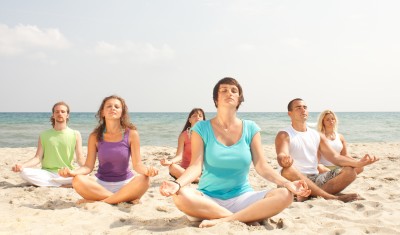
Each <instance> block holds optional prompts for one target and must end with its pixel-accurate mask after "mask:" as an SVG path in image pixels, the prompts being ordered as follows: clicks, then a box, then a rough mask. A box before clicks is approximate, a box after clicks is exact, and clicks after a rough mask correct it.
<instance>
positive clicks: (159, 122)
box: [0, 111, 400, 148]
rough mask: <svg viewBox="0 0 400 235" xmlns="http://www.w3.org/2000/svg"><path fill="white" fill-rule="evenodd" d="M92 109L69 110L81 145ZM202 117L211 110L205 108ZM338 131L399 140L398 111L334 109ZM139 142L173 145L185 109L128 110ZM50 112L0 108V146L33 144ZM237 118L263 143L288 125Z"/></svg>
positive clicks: (277, 118)
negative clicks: (257, 128)
mask: <svg viewBox="0 0 400 235" xmlns="http://www.w3.org/2000/svg"><path fill="white" fill-rule="evenodd" d="M95 114H96V112H71V113H70V121H69V123H68V126H69V127H70V128H72V129H75V130H78V131H80V133H81V135H82V141H83V145H84V146H86V145H87V138H88V136H89V134H90V132H91V131H92V130H93V129H94V128H95V126H96V125H97V119H96V118H95ZM205 114H206V119H210V118H212V117H214V115H215V114H216V113H215V112H206V113H205ZM336 114H337V116H338V119H339V133H341V134H343V135H344V137H345V139H346V140H347V142H349V143H368V142H396V141H400V135H399V133H400V112H336ZM129 115H130V118H131V121H132V123H133V124H134V125H135V126H136V127H137V129H138V132H139V135H140V139H141V146H149V145H150V146H169V147H176V146H177V139H178V136H179V134H180V132H181V131H182V128H183V126H184V124H185V121H186V118H187V115H188V113H187V112H130V113H129ZM318 115H319V112H310V113H309V118H308V123H309V126H310V127H312V128H313V127H315V124H316V123H317V118H318ZM50 116H51V112H0V130H1V133H0V148H5V147H36V146H37V141H38V136H39V134H40V133H41V132H42V131H44V130H47V129H50V128H52V127H51V124H50ZM237 116H238V117H239V118H241V119H249V120H253V121H255V122H256V123H257V124H258V125H259V126H260V128H261V137H262V143H263V144H274V140H275V135H276V133H277V132H278V131H279V130H280V129H282V128H285V127H286V126H288V125H290V119H289V117H288V116H287V112H240V111H239V112H238V113H237Z"/></svg>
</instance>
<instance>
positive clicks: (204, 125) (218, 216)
mask: <svg viewBox="0 0 400 235" xmlns="http://www.w3.org/2000/svg"><path fill="white" fill-rule="evenodd" d="M213 101H214V104H215V107H216V109H217V112H216V115H215V116H214V117H213V118H211V119H207V120H206V117H205V113H204V111H203V110H202V109H200V108H196V109H193V110H192V111H191V112H190V113H189V115H188V117H187V120H186V123H185V125H184V127H183V129H182V132H181V133H180V135H179V138H178V147H177V151H176V156H175V157H173V158H172V159H162V160H161V161H160V164H161V165H162V166H167V167H168V169H169V173H170V175H171V176H172V177H173V180H168V179H166V180H165V181H164V182H163V183H162V184H161V186H160V188H159V191H160V193H161V194H162V195H163V196H166V197H172V198H173V202H174V203H175V205H176V207H177V208H178V209H179V210H180V211H182V212H183V213H185V214H186V215H187V218H188V219H189V220H191V221H201V223H200V225H199V226H200V227H209V226H213V225H215V224H217V223H219V222H224V221H233V220H238V221H241V222H244V223H248V224H251V223H258V222H259V221H262V220H264V219H266V218H269V217H272V216H274V215H276V214H278V213H279V212H281V211H282V210H284V209H285V208H287V207H288V206H289V205H290V204H291V203H292V202H293V201H294V200H296V201H298V202H300V201H304V200H307V199H308V198H310V197H322V198H325V199H336V200H341V201H343V202H349V201H353V200H360V199H362V197H361V196H359V195H358V194H357V193H349V194H343V193H340V192H341V191H342V190H343V189H345V188H346V187H347V186H348V185H350V184H351V182H353V181H354V180H355V179H356V177H357V174H359V173H361V172H362V171H363V167H365V166H367V165H369V164H372V163H374V162H376V161H377V160H378V158H377V157H375V156H370V155H368V154H366V155H365V156H363V157H360V158H359V159H355V158H353V157H351V156H349V154H348V153H347V147H346V141H345V139H344V137H343V135H341V134H339V133H338V131H337V125H338V118H337V116H336V115H335V113H334V112H332V111H330V110H326V111H324V112H322V113H321V115H320V118H319V121H318V126H317V128H318V131H317V130H314V129H312V128H309V127H308V126H307V118H308V107H307V105H306V102H305V101H304V100H302V99H300V98H296V99H293V100H291V101H290V102H289V104H288V106H287V109H288V116H289V117H290V119H291V125H289V126H288V127H286V128H284V129H282V130H280V131H279V132H278V134H277V136H276V139H275V147H276V154H277V161H278V163H279V169H278V170H274V169H273V168H272V167H271V166H270V165H269V164H268V162H267V159H266V156H264V150H263V146H262V142H261V134H260V127H259V126H258V125H257V124H256V123H255V122H254V121H251V120H243V119H240V118H238V117H237V111H238V109H239V107H240V105H241V103H242V102H243V101H244V96H243V89H242V87H241V85H240V84H239V82H238V81H237V80H236V79H234V78H230V77H225V78H223V79H221V80H219V81H218V82H217V84H216V85H215V86H214V89H213ZM69 112H70V110H69V107H68V105H67V104H66V103H65V102H59V103H56V104H55V105H54V106H53V109H52V116H51V122H52V126H53V128H51V129H50V130H47V131H44V132H42V133H41V134H40V136H39V141H38V147H37V151H36V154H35V156H34V157H33V158H31V159H29V160H28V161H26V162H24V163H17V164H15V165H14V166H13V167H12V170H13V171H15V172H20V175H21V177H22V178H23V179H24V180H26V181H27V182H29V183H31V184H33V185H36V186H53V187H59V186H70V187H71V186H72V187H73V189H74V190H75V191H76V192H77V193H78V194H79V195H80V196H81V197H82V198H83V199H82V200H80V201H79V203H83V202H91V201H102V202H106V203H109V204H117V203H120V202H137V201H138V200H140V198H141V197H142V196H143V195H144V194H145V193H146V191H147V190H148V188H149V187H150V177H154V176H156V175H157V174H158V169H157V168H155V167H152V166H146V165H144V164H143V162H142V157H141V154H140V142H139V133H138V131H137V130H136V127H135V126H134V125H133V124H132V123H131V121H130V118H129V113H128V107H127V105H126V103H125V101H124V99H123V98H121V97H119V96H115V95H112V96H109V97H106V98H104V99H103V101H102V103H101V105H100V108H99V110H98V112H97V114H96V117H97V118H98V125H97V127H96V128H95V129H94V130H93V132H92V133H91V134H90V136H89V139H88V146H87V156H86V158H85V157H84V154H83V150H82V137H81V135H80V133H79V131H76V130H72V129H70V128H69V127H68V126H67V122H68V119H69ZM74 159H76V161H77V163H78V165H79V167H78V168H74V166H73V161H74ZM97 159H98V161H99V162H98V169H97V173H96V174H95V175H91V174H90V173H91V172H92V171H93V169H94V167H95V163H96V160H97ZM130 162H131V164H132V165H130ZM39 164H41V169H39V168H35V167H34V166H37V165H39ZM251 164H253V166H254V169H255V171H256V172H257V173H258V174H259V175H260V176H261V177H262V178H264V179H265V180H267V181H269V182H271V183H273V184H276V185H277V187H276V188H265V189H262V190H260V191H255V190H254V189H253V188H252V186H251V185H250V183H249V171H250V166H251ZM131 166H132V167H131ZM131 169H133V171H132V170H131ZM191 183H197V184H198V185H197V187H188V186H189V185H190V184H191Z"/></svg>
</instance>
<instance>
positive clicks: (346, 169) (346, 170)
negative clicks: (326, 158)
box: [340, 166, 357, 179]
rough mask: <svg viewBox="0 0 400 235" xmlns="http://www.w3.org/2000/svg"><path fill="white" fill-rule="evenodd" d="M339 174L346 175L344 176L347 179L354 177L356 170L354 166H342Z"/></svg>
mask: <svg viewBox="0 0 400 235" xmlns="http://www.w3.org/2000/svg"><path fill="white" fill-rule="evenodd" d="M340 174H344V175H346V178H348V179H355V178H356V177H357V172H356V170H355V168H353V167H349V166H345V167H343V168H342V170H341V172H340Z"/></svg>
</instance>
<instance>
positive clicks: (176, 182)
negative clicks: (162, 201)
mask: <svg viewBox="0 0 400 235" xmlns="http://www.w3.org/2000/svg"><path fill="white" fill-rule="evenodd" d="M170 181H171V182H174V183H175V184H177V185H178V186H179V188H178V190H177V192H178V191H179V190H181V184H180V183H179V182H178V181H176V180H170Z"/></svg>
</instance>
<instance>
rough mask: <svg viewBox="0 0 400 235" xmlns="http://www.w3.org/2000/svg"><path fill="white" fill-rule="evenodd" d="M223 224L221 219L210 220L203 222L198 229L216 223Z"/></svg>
mask: <svg viewBox="0 0 400 235" xmlns="http://www.w3.org/2000/svg"><path fill="white" fill-rule="evenodd" d="M221 222H223V220H222V219H211V220H203V221H202V222H201V223H200V225H199V228H208V227H212V226H214V225H216V224H218V223H221Z"/></svg>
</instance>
